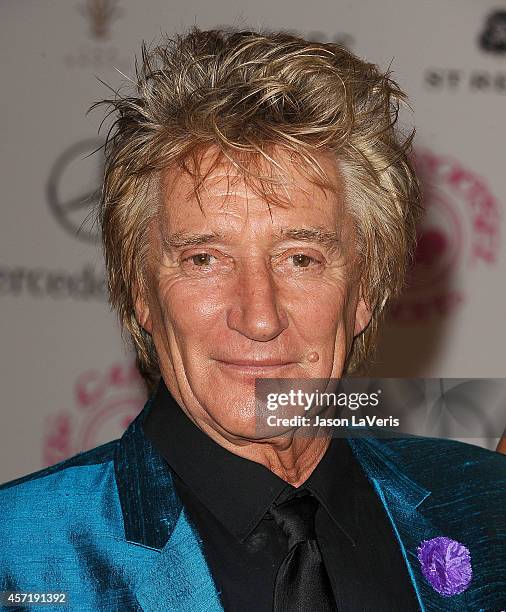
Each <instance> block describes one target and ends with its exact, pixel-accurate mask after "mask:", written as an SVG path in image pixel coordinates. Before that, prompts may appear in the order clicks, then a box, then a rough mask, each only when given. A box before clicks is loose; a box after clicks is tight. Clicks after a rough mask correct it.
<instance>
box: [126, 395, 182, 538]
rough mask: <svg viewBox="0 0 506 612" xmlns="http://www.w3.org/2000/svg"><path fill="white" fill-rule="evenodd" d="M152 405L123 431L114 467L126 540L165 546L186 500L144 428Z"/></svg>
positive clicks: (149, 403) (146, 406)
mask: <svg viewBox="0 0 506 612" xmlns="http://www.w3.org/2000/svg"><path fill="white" fill-rule="evenodd" d="M150 408H151V400H148V401H147V403H146V405H145V406H144V408H143V410H142V412H141V413H140V414H139V415H138V416H137V417H136V418H135V419H134V421H132V423H130V425H129V427H128V428H127V430H126V431H125V433H124V434H123V436H122V438H121V440H120V441H119V444H118V447H117V450H116V454H115V457H114V471H115V475H116V484H117V487H118V494H119V499H120V503H121V510H122V513H123V524H124V528H125V538H126V540H127V541H129V542H133V543H135V544H141V545H143V546H149V547H150V548H157V549H162V548H163V547H164V546H165V544H166V543H167V540H168V538H169V537H170V535H171V533H172V532H173V530H174V528H175V526H176V523H177V520H178V518H179V515H180V513H181V509H182V504H181V501H180V499H179V497H178V496H177V494H176V490H175V487H174V485H173V482H172V475H171V472H170V470H168V469H167V464H166V463H165V461H164V460H163V458H162V457H161V456H160V455H159V454H158V453H157V452H156V450H155V448H154V447H153V445H152V444H151V442H150V441H149V440H148V438H147V437H146V436H145V435H144V432H143V431H142V423H143V422H144V419H145V418H146V416H147V414H148V412H149V410H150Z"/></svg>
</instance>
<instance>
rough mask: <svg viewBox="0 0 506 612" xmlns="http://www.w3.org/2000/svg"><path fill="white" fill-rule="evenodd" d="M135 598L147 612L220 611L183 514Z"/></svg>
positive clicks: (198, 546)
mask: <svg viewBox="0 0 506 612" xmlns="http://www.w3.org/2000/svg"><path fill="white" fill-rule="evenodd" d="M136 597H137V601H138V602H139V604H140V605H141V607H142V609H143V610H146V611H148V610H149V611H150V612H151V611H153V612H154V611H157V612H158V611H160V612H162V611H164V612H165V611H166V610H171V611H173V612H188V610H199V612H204V611H205V612H218V611H220V612H222V611H223V608H222V606H221V603H220V598H219V595H218V593H217V591H216V587H215V585H214V581H213V578H212V576H211V573H210V571H209V567H208V565H207V562H206V560H205V558H204V555H203V552H202V546H201V541H200V538H199V537H198V535H197V534H196V533H195V532H194V530H193V528H192V526H191V524H190V523H189V522H188V520H187V517H186V514H185V512H184V511H182V512H181V514H180V515H179V520H178V521H177V524H176V527H175V529H174V531H173V533H172V535H171V537H170V539H169V541H168V543H167V545H166V546H165V548H164V549H163V550H162V552H161V554H160V558H159V560H158V561H157V562H155V564H154V565H153V567H152V568H151V570H150V571H149V574H148V576H147V577H146V578H145V580H143V582H142V584H141V585H140V587H139V588H138V589H137V591H136Z"/></svg>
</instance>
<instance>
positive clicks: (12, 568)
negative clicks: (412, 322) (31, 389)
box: [0, 30, 506, 612]
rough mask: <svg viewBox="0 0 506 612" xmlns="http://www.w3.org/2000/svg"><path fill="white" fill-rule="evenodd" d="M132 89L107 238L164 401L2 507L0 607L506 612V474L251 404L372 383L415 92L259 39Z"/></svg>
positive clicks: (111, 155)
mask: <svg viewBox="0 0 506 612" xmlns="http://www.w3.org/2000/svg"><path fill="white" fill-rule="evenodd" d="M137 79H138V83H137V93H136V94H135V95H132V96H131V97H124V98H120V97H118V98H116V99H114V100H112V101H110V103H111V104H112V105H113V106H114V108H115V109H116V111H117V120H116V123H115V125H114V126H113V130H112V133H111V135H110V137H109V139H108V143H107V146H106V158H107V165H106V173H105V180H104V190H103V201H102V208H101V223H102V231H103V238H104V247H105V258H106V266H107V271H108V278H109V288H110V298H111V303H112V305H113V306H114V307H115V308H116V309H117V311H118V313H119V316H120V320H121V322H122V324H123V326H124V328H125V329H126V330H128V332H129V333H130V335H131V337H132V339H133V342H134V346H135V348H136V351H137V358H138V364H139V368H140V371H141V373H142V374H143V375H144V377H145V379H146V381H147V383H148V387H149V389H150V392H151V397H150V399H149V401H148V403H147V404H146V406H145V407H144V409H143V410H142V412H141V413H140V415H139V416H138V417H137V418H136V419H135V420H134V422H133V423H132V424H131V425H130V427H129V428H128V429H127V431H126V432H125V434H124V435H123V437H122V438H121V440H116V441H113V442H110V443H108V444H105V445H103V446H100V447H98V448H96V449H93V450H91V451H88V452H85V453H82V454H80V455H77V456H75V457H73V458H70V459H68V460H67V461H64V462H63V463H60V464H58V465H56V466H53V467H50V468H47V469H45V470H42V471H40V472H38V473H36V474H32V475H29V476H26V477H24V478H21V479H18V480H17V481H14V482H11V483H7V484H6V485H4V486H3V488H2V490H1V491H0V494H1V495H0V500H1V501H0V503H1V506H2V513H3V514H2V516H3V522H2V537H1V541H2V552H1V564H0V576H1V589H2V590H4V591H15V592H25V593H26V592H37V593H41V592H45V593H49V592H51V593H55V592H65V593H66V598H67V601H68V605H69V607H70V609H73V610H146V611H153V610H181V611H182V610H221V609H225V610H240V611H243V610H255V611H263V610H275V611H276V612H279V611H294V610H296V611H306V610H317V611H324V610H325V611H327V610H341V611H342V610H344V611H353V612H354V611H359V610H374V611H377V610H388V611H393V610H399V611H403V612H406V611H408V610H487V611H488V610H499V609H503V608H504V607H505V604H506V593H505V589H504V576H505V575H506V568H505V555H504V547H505V539H504V520H503V518H504V516H503V514H504V510H503V508H504V501H505V500H504V493H503V490H504V484H505V481H506V478H505V463H504V458H503V457H501V456H500V455H499V454H495V453H492V452H489V451H486V450H484V449H480V448H477V447H472V446H468V445H463V444H459V443H454V442H448V441H442V440H432V439H422V438H407V437H406V438H397V439H376V438H374V437H364V438H356V437H350V438H349V439H343V438H332V437H331V435H330V431H329V430H328V428H325V427H321V428H316V429H315V432H314V433H313V434H312V435H301V432H300V431H299V430H300V429H301V428H299V427H293V426H290V425H288V426H285V425H283V424H281V426H279V427H276V428H274V429H273V430H272V431H269V430H268V429H266V428H265V427H264V426H263V424H262V423H261V420H262V418H263V417H262V413H261V410H259V409H258V406H257V401H256V398H255V381H256V380H257V379H264V378H270V379H282V380H286V381H288V380H296V381H302V382H304V381H306V382H308V383H309V384H311V381H315V380H322V379H323V380H328V379H334V378H339V377H341V376H342V375H343V374H346V373H349V372H351V371H353V370H354V369H355V368H356V367H357V366H358V365H359V364H360V363H361V362H362V361H363V359H364V358H365V356H366V354H367V352H368V350H369V349H370V346H371V343H372V341H373V339H374V335H375V332H376V327H377V322H378V319H379V316H380V314H381V311H382V309H383V307H384V305H385V303H386V302H387V300H388V299H389V298H390V297H391V296H393V295H395V294H396V293H397V292H398V290H399V288H400V287H401V285H402V278H403V273H404V270H405V266H406V260H407V257H408V255H409V253H410V252H411V251H412V248H413V240H414V227H415V221H416V217H417V213H418V204H417V199H418V190H417V181H416V178H415V176H414V174H413V171H412V169H411V166H410V164H409V161H408V158H407V156H406V153H407V150H408V148H409V144H410V139H409V138H408V139H406V140H403V139H402V138H401V137H400V135H399V134H397V132H396V128H395V122H396V115H397V109H398V105H399V103H400V102H402V101H403V100H404V94H403V93H402V92H401V90H400V89H399V88H398V87H397V85H396V84H395V83H394V82H393V81H392V80H390V79H389V78H388V76H385V75H383V74H381V73H380V72H379V71H378V69H377V68H376V67H374V66H373V65H370V64H367V63H365V62H363V61H361V60H359V59H358V58H356V57H355V56H354V55H352V54H351V53H350V52H348V51H346V50H345V49H343V48H340V47H339V46H336V45H331V44H326V45H322V44H316V43H311V42H307V41H304V40H302V39H299V38H296V37H293V36H291V35H286V34H269V35H267V34H260V33H254V32H229V33H226V32H218V31H209V32H202V31H199V30H194V31H192V32H191V33H190V34H188V35H187V36H185V37H181V38H177V39H176V40H174V41H164V43H163V44H162V45H160V46H159V47H158V48H156V49H154V50H153V51H146V50H144V52H143V61H142V66H141V67H140V69H139V70H138V74H137ZM259 425H260V426H259ZM50 607H51V606H50ZM53 607H54V608H55V609H58V606H57V605H54V606H53Z"/></svg>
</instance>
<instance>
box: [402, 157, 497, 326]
mask: <svg viewBox="0 0 506 612" xmlns="http://www.w3.org/2000/svg"><path fill="white" fill-rule="evenodd" d="M414 162H415V166H416V169H417V173H418V175H419V176H420V179H421V183H422V190H423V200H424V207H425V214H424V217H423V219H422V221H421V223H420V225H419V227H418V247H417V251H416V256H415V261H414V264H413V266H412V268H411V270H410V273H409V275H408V282H407V289H406V291H405V292H404V293H403V295H402V296H401V297H400V298H399V299H398V300H397V301H396V302H394V303H393V304H392V305H391V307H390V316H391V318H392V319H394V320H395V321H400V322H406V323H413V322H417V321H425V320H427V319H430V318H432V317H435V316H436V317H437V316H445V315H448V314H450V313H452V312H453V311H454V310H455V309H456V308H457V307H458V306H459V305H460V304H462V302H463V301H464V300H465V290H464V283H463V275H464V274H465V271H466V270H470V269H473V268H475V267H476V266H479V265H487V266H488V265H493V264H494V263H495V262H496V261H497V258H498V255H499V247H500V233H499V231H500V230H499V228H500V208H499V204H498V202H497V201H496V199H495V198H494V197H493V195H492V194H491V193H490V191H489V189H488V187H487V185H486V183H485V181H484V180H483V179H482V178H481V177H479V176H477V175H476V174H474V173H473V172H472V171H470V170H469V169H467V168H465V167H464V166H462V165H461V164H460V162H458V161H457V160H455V159H452V158H450V157H445V156H441V155H436V154H435V153H433V152H430V151H418V152H417V153H416V156H415V159H414Z"/></svg>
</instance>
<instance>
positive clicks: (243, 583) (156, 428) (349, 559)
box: [144, 380, 420, 612]
mask: <svg viewBox="0 0 506 612" xmlns="http://www.w3.org/2000/svg"><path fill="white" fill-rule="evenodd" d="M144 432H145V434H146V436H147V437H148V438H149V439H150V440H151V441H152V443H153V445H154V446H155V448H156V449H157V450H158V451H159V452H160V454H161V455H162V456H163V457H164V458H165V460H166V461H167V463H168V466H169V467H170V469H171V470H172V472H173V474H174V476H175V478H174V481H175V486H176V490H177V493H178V495H179V496H180V498H181V501H182V502H183V506H184V507H185V509H186V512H187V514H188V517H189V519H190V520H191V521H192V522H193V524H194V526H195V527H196V529H197V531H198V533H199V534H200V536H201V538H202V542H203V547H204V554H205V556H206V559H207V561H208V564H209V568H210V570H211V573H212V575H213V578H214V580H215V583H216V586H217V589H218V591H219V592H220V596H221V600H222V603H223V607H224V609H225V610H226V611H231V612H236V611H237V612H249V611H251V612H270V611H272V599H273V591H274V583H275V579H276V573H277V570H278V568H279V566H280V565H281V563H282V561H283V559H284V558H285V556H286V554H287V552H288V551H287V542H286V537H285V535H284V534H283V532H282V530H281V529H280V528H279V527H278V526H277V524H276V523H275V521H274V520H273V519H272V518H271V516H270V514H269V508H270V507H271V505H272V504H273V503H275V502H276V503H280V502H281V501H283V500H284V499H287V498H288V497H290V496H291V495H293V494H294V493H295V492H296V491H297V492H300V491H301V490H302V489H307V490H309V491H310V492H311V493H312V494H313V495H314V496H315V497H316V498H317V499H318V501H319V502H320V507H319V508H318V510H317V513H316V518H315V528H316V535H317V539H318V544H319V547H320V550H321V553H322V557H323V560H324V562H325V566H326V568H327V572H328V574H329V578H330V582H331V584H332V589H333V591H334V596H335V599H336V604H337V607H338V610H339V611H342V612H361V611H367V612H369V611H371V612H372V611H374V612H381V611H383V610H384V611H388V612H396V611H399V612H411V611H414V610H416V611H419V610H420V607H419V605H418V603H417V599H416V595H415V592H414V589H413V586H412V583H411V580H410V578H409V574H408V571H407V568H406V564H405V562H404V559H403V557H402V553H401V550H400V547H399V544H398V542H397V539H396V537H395V534H394V532H393V529H392V526H391V524H390V521H389V519H388V517H387V515H386V512H385V510H384V508H383V505H382V504H381V501H380V500H379V498H378V496H377V495H376V494H375V492H374V489H373V487H372V485H371V484H370V483H369V481H368V479H367V476H366V475H365V473H364V472H363V470H362V468H361V466H360V463H359V462H358V461H357V459H356V458H355V456H354V454H353V452H352V450H351V448H350V446H349V445H348V443H347V442H346V440H345V439H342V438H334V439H332V440H331V443H330V445H329V447H328V449H327V451H326V453H325V455H324V456H323V458H322V459H321V461H320V463H319V464H318V465H317V467H316V468H315V470H314V471H313V472H312V474H311V475H310V477H309V478H308V479H307V480H306V481H305V482H304V484H303V485H302V486H301V487H299V488H298V489H296V488H295V487H293V486H292V485H290V484H288V483H286V482H285V481H284V480H282V479H281V478H279V477H278V476H276V475H275V474H274V473H273V472H271V471H270V470H268V469H267V468H265V467H264V466H262V465H260V464H258V463H255V462H254V461H249V460H247V459H244V458H242V457H239V456H237V455H235V454H233V453H231V452H229V451H228V450H226V449H224V448H223V447H221V446H220V445H219V444H217V443H215V442H214V441H213V440H212V439H211V438H209V437H208V436H207V435H206V434H204V433H203V432H202V431H201V430H200V429H199V428H198V427H197V426H196V425H195V424H194V423H193V422H192V421H191V420H190V419H189V418H188V417H187V416H186V415H185V413H184V412H183V411H182V410H181V408H180V407H179V406H178V404H177V403H176V401H175V400H174V399H173V397H172V396H171V394H170V393H169V392H168V390H167V388H166V386H165V384H164V383H163V380H162V381H161V383H160V385H159V388H158V390H157V392H156V394H155V396H154V399H153V406H152V409H151V411H150V413H149V414H148V417H147V419H146V421H145V423H144ZM317 610H318V608H317V606H316V605H315V608H314V611H315V612H317ZM189 612H191V611H189Z"/></svg>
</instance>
